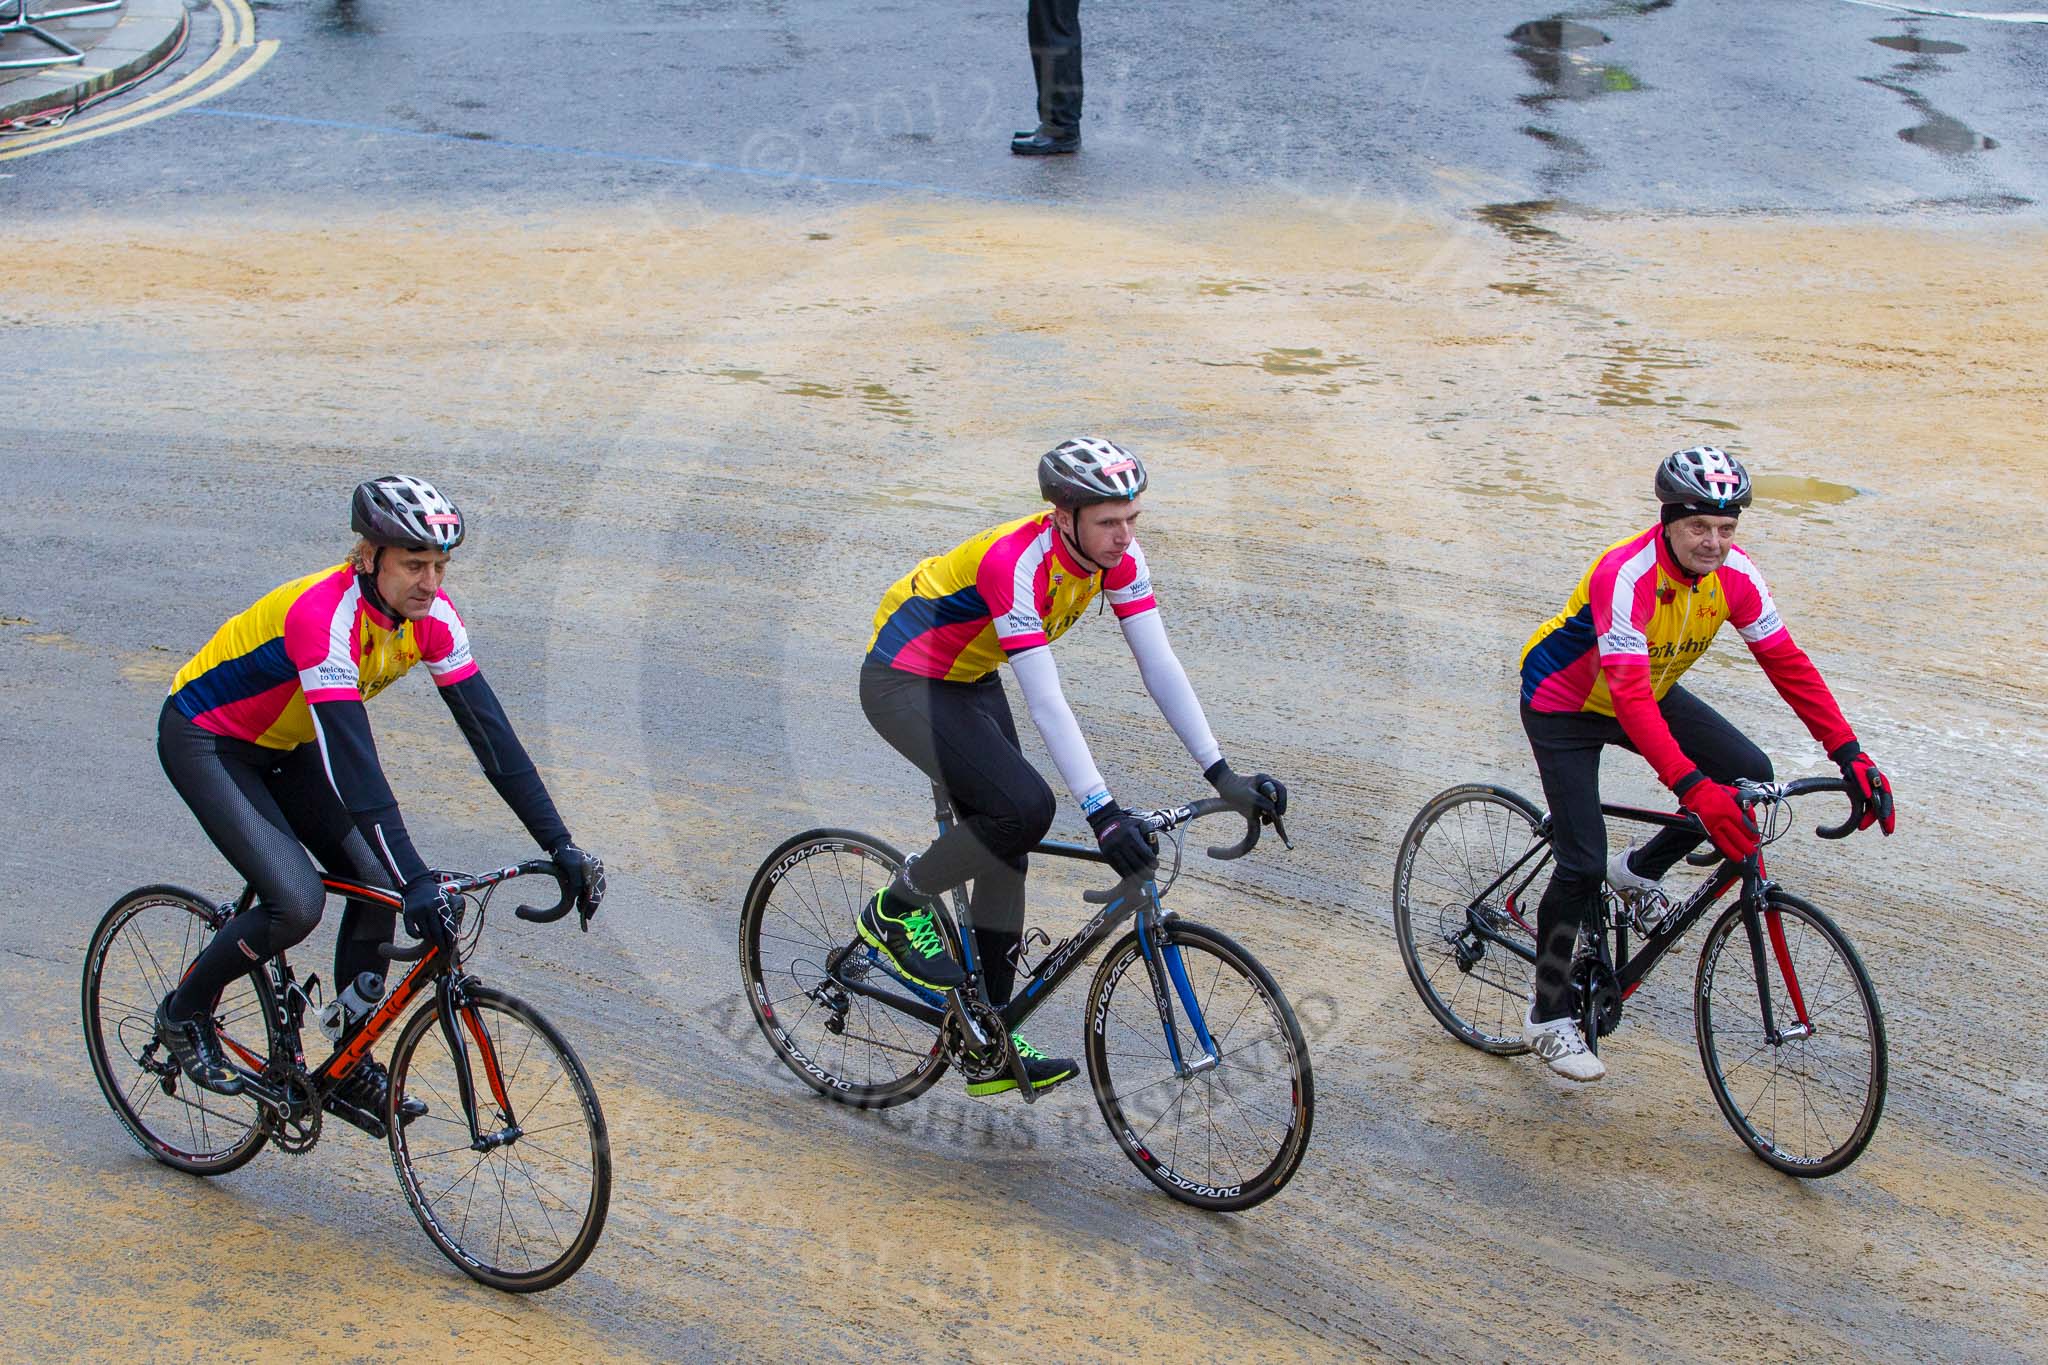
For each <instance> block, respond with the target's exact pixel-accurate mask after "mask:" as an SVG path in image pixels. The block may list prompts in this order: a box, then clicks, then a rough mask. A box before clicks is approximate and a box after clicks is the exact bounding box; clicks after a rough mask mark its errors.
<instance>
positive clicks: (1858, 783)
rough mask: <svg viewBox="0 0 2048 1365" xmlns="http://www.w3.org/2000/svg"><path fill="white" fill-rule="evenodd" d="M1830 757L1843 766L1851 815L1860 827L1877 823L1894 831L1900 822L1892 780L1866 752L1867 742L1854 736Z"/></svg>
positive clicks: (1838, 765)
mask: <svg viewBox="0 0 2048 1365" xmlns="http://www.w3.org/2000/svg"><path fill="white" fill-rule="evenodd" d="M1828 757H1829V758H1832V759H1833V760H1835V766H1836V767H1838V768H1840V769H1841V770H1842V780H1843V781H1844V782H1847V783H1848V784H1849V805H1850V807H1851V810H1850V813H1849V817H1850V818H1851V819H1852V820H1854V821H1855V822H1856V828H1858V829H1869V828H1870V827H1871V826H1872V825H1876V826H1877V827H1878V828H1880V829H1882V830H1883V831H1884V832H1885V833H1886V834H1890V833H1891V832H1892V829H1893V828H1894V827H1895V826H1896V825H1897V824H1898V816H1897V815H1896V814H1895V813H1894V812H1893V810H1892V784H1891V780H1890V779H1889V778H1887V777H1886V776H1885V775H1884V774H1883V773H1882V772H1879V771H1878V767H1877V764H1876V763H1874V762H1872V761H1871V758H1870V755H1869V754H1866V753H1864V752H1863V746H1862V745H1860V744H1858V743H1857V742H1856V741H1855V740H1853V739H1852V740H1850V741H1849V742H1848V743H1847V744H1844V745H1843V746H1842V747H1841V748H1839V749H1836V750H1835V751H1834V752H1833V753H1831V754H1829V755H1828Z"/></svg>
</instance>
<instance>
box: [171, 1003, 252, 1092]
mask: <svg viewBox="0 0 2048 1365" xmlns="http://www.w3.org/2000/svg"><path fill="white" fill-rule="evenodd" d="M170 1007H171V997H170V996H168V995H167V996H165V997H164V999H163V1003H162V1004H160V1005H158V1006H157V1007H156V1040H157V1041H158V1042H159V1043H162V1044H163V1045H164V1050H165V1051H167V1052H169V1053H170V1054H171V1060H172V1061H174V1062H176V1063H177V1064H178V1069H179V1070H180V1071H183V1072H184V1073H185V1076H186V1079H188V1080H190V1081H191V1082H192V1084H194V1085H196V1086H198V1087H199V1088H200V1089H202V1090H211V1091H212V1092H213V1093H214V1094H216V1095H239V1094H241V1093H242V1086H243V1084H244V1082H243V1080H242V1078H241V1077H240V1076H238V1075H236V1074H235V1071H234V1069H233V1068H232V1067H230V1066H229V1065H228V1059H227V1056H226V1054H225V1053H223V1052H222V1051H221V1050H220V1033H219V1031H218V1030H216V1029H215V1028H214V1026H213V1016H212V1015H210V1014H195V1015H193V1016H192V1017H191V1018H190V1019H173V1018H171V1017H170V1015H169V1014H168V1013H167V1011H168V1010H169V1009H170Z"/></svg>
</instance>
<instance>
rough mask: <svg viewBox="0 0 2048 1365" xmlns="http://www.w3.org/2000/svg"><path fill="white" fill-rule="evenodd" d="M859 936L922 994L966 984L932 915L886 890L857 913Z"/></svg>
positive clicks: (965, 975) (928, 911)
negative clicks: (921, 987)
mask: <svg viewBox="0 0 2048 1365" xmlns="http://www.w3.org/2000/svg"><path fill="white" fill-rule="evenodd" d="M860 936H861V938H862V939H863V940H864V941H865V942H867V943H870V944H872V945H873V946H874V947H876V948H879V949H880V950H881V951H882V955H883V956H884V957H886V958H888V959H889V965H890V966H892V967H894V968H895V969H896V970H897V972H899V973H900V974H901V975H902V976H903V978H904V980H906V981H910V982H913V983H915V984H916V985H919V986H923V987H924V988H925V989H926V990H933V991H950V990H952V989H953V988H954V987H956V986H958V985H960V984H961V983H962V982H964V981H966V980H967V973H965V972H963V971H961V970H960V964H959V963H957V962H955V961H954V960H953V955H952V954H951V953H949V952H947V951H946V938H945V935H944V934H942V933H940V932H939V926H938V922H937V921H936V920H935V919H934V918H933V917H932V912H931V911H930V910H928V909H925V908H924V907H923V906H918V905H911V904H909V903H908V902H906V901H904V900H902V899H900V898H898V897H896V896H894V895H891V894H890V892H889V890H888V888H886V887H884V888H883V889H882V890H880V891H877V892H876V893H875V896H874V899H873V900H871V901H869V902H868V903H867V908H866V909H864V910H862V911H861V912H860Z"/></svg>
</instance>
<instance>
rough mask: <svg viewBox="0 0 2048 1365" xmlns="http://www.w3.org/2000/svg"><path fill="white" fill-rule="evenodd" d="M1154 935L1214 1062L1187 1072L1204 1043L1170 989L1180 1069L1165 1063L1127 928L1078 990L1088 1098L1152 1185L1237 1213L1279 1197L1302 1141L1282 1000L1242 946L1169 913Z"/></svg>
mask: <svg viewBox="0 0 2048 1365" xmlns="http://www.w3.org/2000/svg"><path fill="white" fill-rule="evenodd" d="M1165 932H1166V943H1165V945H1164V946H1165V947H1166V948H1167V950H1168V951H1172V950H1178V952H1179V954H1180V959H1181V962H1182V963H1183V965H1184V967H1185V970H1186V973H1187V979H1188V984H1189V985H1190V986H1191V987H1192V988H1193V992H1194V997H1195V1000H1196V1002H1197V1003H1198V1004H1199V1005H1200V1006H1201V1010H1202V1018H1203V1019H1204V1020H1205V1021H1206V1022H1207V1024H1208V1027H1209V1036H1210V1039H1211V1041H1212V1042H1214V1043H1215V1045H1216V1052H1215V1056H1216V1061H1215V1063H1214V1065H1213V1066H1210V1067H1207V1068H1206V1069H1203V1070H1201V1071H1199V1072H1194V1073H1193V1074H1188V1073H1189V1072H1190V1071H1191V1070H1192V1067H1191V1065H1190V1064H1197V1063H1199V1062H1200V1061H1201V1060H1202V1059H1203V1056H1204V1050H1203V1047H1202V1045H1201V1043H1200V1042H1199V1041H1198V1040H1197V1039H1196V1036H1195V1033H1194V1030H1193V1028H1192V1027H1191V1026H1190V1024H1189V1022H1188V1019H1187V1017H1186V1011H1185V1010H1184V1009H1181V1008H1178V1005H1179V994H1178V992H1177V991H1174V992H1173V996H1174V1004H1175V1006H1176V1008H1175V1009H1174V1010H1173V1016H1174V1028H1175V1030H1176V1032H1177V1035H1178V1038H1179V1044H1180V1054H1181V1059H1182V1066H1180V1067H1178V1068H1177V1067H1176V1066H1175V1065H1174V1061H1173V1056H1172V1053H1171V1052H1170V1051H1169V1050H1168V1049H1167V1045H1166V1033H1165V1026H1164V1025H1163V1024H1162V1023H1161V1021H1160V1009H1159V1003H1158V1001H1157V999H1156V998H1155V997H1154V995H1153V991H1152V979H1151V973H1150V972H1149V971H1147V970H1146V967H1145V953H1144V949H1143V947H1142V945H1141V943H1140V941H1139V938H1138V934H1137V932H1136V931H1135V930H1134V931H1132V932H1131V933H1129V934H1127V935H1125V936H1124V938H1123V939H1122V940H1121V941H1120V942H1118V943H1117V945H1116V946H1115V947H1114V948H1112V949H1110V950H1109V954H1108V956H1107V957H1105V958H1104V959H1103V961H1102V965H1101V966H1100V967H1098V968H1097V969H1096V972H1095V981H1094V984H1092V985H1091V986H1089V988H1088V1014H1087V1018H1088V1019H1089V1021H1090V1023H1089V1028H1088V1037H1087V1043H1086V1046H1087V1055H1088V1076H1089V1079H1090V1080H1091V1081H1092V1082H1093V1083H1094V1087H1095V1102H1096V1104H1098V1105H1099V1106H1100V1107H1101V1109H1102V1117H1103V1118H1104V1119H1106V1120H1107V1121H1108V1123H1109V1131H1110V1132H1111V1133H1112V1134H1113V1135H1114V1136H1115V1137H1116V1141H1117V1145H1118V1146H1120V1147H1122V1148H1123V1149H1124V1154H1125V1155H1126V1156H1128V1157H1130V1159H1131V1160H1132V1161H1134V1162H1136V1163H1137V1166H1138V1169H1139V1170H1141V1171H1143V1172H1144V1173H1145V1174H1146V1175H1147V1176H1148V1177H1150V1179H1151V1181H1152V1183H1153V1184H1155V1185H1157V1186H1158V1187H1159V1188H1160V1189H1162V1190H1165V1191H1166V1192H1167V1193H1168V1194H1170V1195H1172V1196H1173V1197H1174V1198H1175V1199H1179V1200H1181V1201H1183V1202H1184V1203H1189V1204H1193V1205H1195V1206H1196V1207H1197V1208H1204V1209H1214V1210H1219V1211H1231V1210H1236V1209H1248V1208H1250V1207H1251V1206H1252V1205H1254V1204H1257V1203H1261V1202H1263V1201H1264V1200H1267V1199H1270V1198H1272V1197H1273V1196H1274V1195H1275V1194H1278V1193H1279V1192H1280V1189H1281V1187H1282V1186H1284V1185H1285V1184H1286V1183H1287V1182H1288V1180H1289V1179H1290V1178H1291V1177H1292V1176H1293V1175H1294V1171H1295V1168H1296V1167H1297V1166H1299V1165H1300V1164H1301V1157H1302V1153H1303V1152H1305V1151H1306V1150H1307V1149H1308V1136H1309V1127H1310V1123H1311V1120H1312V1119H1313V1117H1314V1115H1315V1081H1314V1077H1313V1076H1312V1074H1311V1073H1310V1070H1309V1061H1308V1044H1307V1043H1305V1042H1304V1041H1302V1036H1301V1025H1299V1024H1298V1023H1296V1022H1295V1019H1294V1011H1293V1009H1291V1008H1290V1007H1289V1006H1288V1004H1287V997H1286V996H1284V995H1282V994H1281V993H1280V988H1279V986H1277V985H1275V984H1274V982H1273V978H1272V976H1271V975H1270V974H1269V973H1268V972H1267V971H1266V969H1265V968H1264V967H1262V966H1260V965H1259V963H1258V961H1257V960H1256V959H1255V958H1253V957H1252V956H1251V954H1249V953H1247V952H1246V951H1245V950H1244V949H1242V948H1240V947H1238V946H1237V944H1236V943H1234V942H1232V941H1231V940H1230V938H1229V937H1227V936H1226V935H1224V934H1222V933H1219V932H1218V931H1216V930H1214V929H1210V928H1207V927H1205V926H1203V925H1199V924H1191V923H1189V922H1187V921H1185V920H1181V919H1171V918H1170V919H1168V920H1167V922H1166V930H1165ZM1169 989H1171V988H1169Z"/></svg>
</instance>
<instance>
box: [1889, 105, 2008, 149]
mask: <svg viewBox="0 0 2048 1365" xmlns="http://www.w3.org/2000/svg"><path fill="white" fill-rule="evenodd" d="M1899 141H1901V142H1910V143H1912V144H1913V145H1914V146H1915V147H1925V148H1926V149H1927V150H1928V151H1930V152H1942V153H1945V154H1948V155H1951V156H1959V155H1963V154H1966V153H1969V152H1988V151H1990V150H1991V149H1992V148H1994V147H1996V146H1997V145H1998V139H1997V138H1995V137H1986V136H1984V134H1982V133H1980V132H1978V131H1977V130H1976V129H1974V128H1970V127H1967V126H1965V125H1964V124H1962V123H1960V122H1958V121H1957V120H1955V119H1952V118H1950V117H1949V116H1948V115H1946V114H1936V115H1934V117H1932V118H1930V119H1928V120H1927V122H1925V123H1916V124H1914V125H1913V126H1912V127H1911V128H1901V129H1899Z"/></svg>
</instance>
